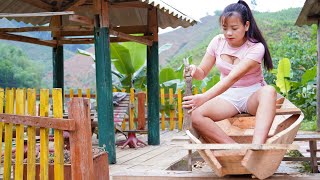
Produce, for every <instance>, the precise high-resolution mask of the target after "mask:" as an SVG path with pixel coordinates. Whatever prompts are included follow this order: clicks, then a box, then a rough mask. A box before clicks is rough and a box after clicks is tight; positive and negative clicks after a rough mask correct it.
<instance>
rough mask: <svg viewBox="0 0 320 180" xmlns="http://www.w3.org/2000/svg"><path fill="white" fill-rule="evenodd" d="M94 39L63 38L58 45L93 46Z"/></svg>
mask: <svg viewBox="0 0 320 180" xmlns="http://www.w3.org/2000/svg"><path fill="white" fill-rule="evenodd" d="M93 43H94V38H61V39H59V40H58V45H63V44H93Z"/></svg>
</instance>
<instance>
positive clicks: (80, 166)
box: [68, 98, 94, 179]
mask: <svg viewBox="0 0 320 180" xmlns="http://www.w3.org/2000/svg"><path fill="white" fill-rule="evenodd" d="M89 104H90V103H89V99H84V98H72V100H71V101H70V102H69V106H68V112H69V116H68V118H69V119H74V120H75V123H76V127H77V128H76V130H75V131H70V151H71V173H72V179H93V175H94V174H93V171H94V170H93V159H92V142H91V128H90V127H91V119H90V108H89Z"/></svg>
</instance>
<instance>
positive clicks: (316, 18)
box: [307, 14, 320, 21]
mask: <svg viewBox="0 0 320 180" xmlns="http://www.w3.org/2000/svg"><path fill="white" fill-rule="evenodd" d="M319 19H320V14H315V15H312V16H308V17H307V20H309V21H310V20H316V21H318V20H319Z"/></svg>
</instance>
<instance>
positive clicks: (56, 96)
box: [52, 88, 64, 180]
mask: <svg viewBox="0 0 320 180" xmlns="http://www.w3.org/2000/svg"><path fill="white" fill-rule="evenodd" d="M52 100H53V117H54V118H62V117H63V112H62V108H63V107H62V90H61V89H59V88H54V89H53V91H52ZM63 145H64V144H63V131H62V130H58V129H55V130H54V179H55V180H63V179H64V154H63Z"/></svg>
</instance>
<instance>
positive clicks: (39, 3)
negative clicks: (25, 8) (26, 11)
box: [21, 0, 57, 11]
mask: <svg viewBox="0 0 320 180" xmlns="http://www.w3.org/2000/svg"><path fill="white" fill-rule="evenodd" d="M21 1H23V2H25V3H28V4H30V5H32V6H34V7H37V8H40V9H43V10H46V11H55V10H56V9H57V8H56V7H54V6H51V5H50V4H47V3H45V2H43V1H39V0H21Z"/></svg>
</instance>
